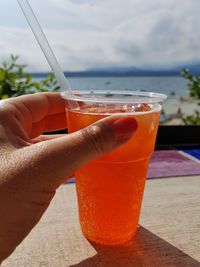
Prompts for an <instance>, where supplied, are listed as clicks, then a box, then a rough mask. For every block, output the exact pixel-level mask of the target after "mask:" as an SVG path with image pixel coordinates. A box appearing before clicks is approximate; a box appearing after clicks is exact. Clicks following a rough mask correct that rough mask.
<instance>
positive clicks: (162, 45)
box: [0, 0, 200, 71]
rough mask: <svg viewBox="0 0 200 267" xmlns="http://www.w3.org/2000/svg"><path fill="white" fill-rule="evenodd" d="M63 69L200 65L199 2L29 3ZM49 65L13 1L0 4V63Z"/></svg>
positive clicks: (66, 0)
mask: <svg viewBox="0 0 200 267" xmlns="http://www.w3.org/2000/svg"><path fill="white" fill-rule="evenodd" d="M30 3H31V5H32V7H33V9H34V11H35V13H36V14H37V16H38V19H39V21H40V22H41V24H42V27H43V28H44V31H45V34H46V35H47V37H48V39H49V42H50V44H51V45H52V47H53V50H54V51H55V53H56V56H57V58H58V60H59V62H60V64H61V66H62V68H63V69H64V70H83V69H90V68H99V67H109V66H117V67H118V66H136V67H146V66H147V67H149V66H157V67H167V66H171V65H173V64H182V63H185V62H198V61H200V19H199V11H200V0H151V1H150V0H30ZM11 53H13V54H17V55H20V58H21V62H23V63H26V64H28V65H29V70H31V71H48V70H49V66H48V64H47V62H46V60H45V58H44V56H43V54H42V52H41V51H40V48H39V47H38V45H37V42H36V41H35V39H34V36H33V34H32V32H31V31H30V29H29V27H28V26H27V23H26V21H25V18H24V17H23V14H22V12H21V10H20V8H19V7H18V4H17V0H1V3H0V61H2V60H4V59H6V58H8V56H9V55H10V54H11Z"/></svg>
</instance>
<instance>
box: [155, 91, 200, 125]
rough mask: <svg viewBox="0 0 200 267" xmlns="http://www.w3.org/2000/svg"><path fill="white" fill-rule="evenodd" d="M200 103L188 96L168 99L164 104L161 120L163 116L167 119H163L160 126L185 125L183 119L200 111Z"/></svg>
mask: <svg viewBox="0 0 200 267" xmlns="http://www.w3.org/2000/svg"><path fill="white" fill-rule="evenodd" d="M199 103H200V100H197V99H193V98H191V97H187V96H184V97H183V96H180V97H173V98H169V99H167V100H166V101H165V102H164V103H163V108H162V111H161V118H162V116H163V117H165V118H163V119H161V121H160V124H161V125H185V124H184V122H183V121H182V119H181V117H182V116H189V115H192V114H194V112H195V111H196V110H198V111H200V106H199V105H198V104H199Z"/></svg>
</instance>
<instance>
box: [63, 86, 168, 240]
mask: <svg viewBox="0 0 200 267" xmlns="http://www.w3.org/2000/svg"><path fill="white" fill-rule="evenodd" d="M62 96H63V98H64V99H65V100H66V112H67V123H68V124H67V125H68V131H69V132H74V131H77V130H79V129H81V128H84V127H86V126H88V125H90V124H92V123H94V122H95V121H97V120H99V119H101V118H104V117H106V116H110V115H114V114H124V115H128V116H132V117H134V118H135V119H136V120H137V123H138V129H137V131H136V133H135V134H134V136H133V137H132V138H131V139H130V141H128V142H127V143H126V144H124V145H122V146H121V147H119V148H117V149H115V150H114V151H112V152H110V153H108V154H106V155H104V156H102V157H100V158H98V159H96V160H93V161H91V162H89V163H88V164H86V165H85V166H83V167H82V168H80V169H79V170H78V171H77V172H76V173H75V176H76V189H77V197H78V207H79V219H80V225H81V228H82V232H83V234H84V235H85V237H86V238H87V239H89V240H91V241H93V242H96V243H99V244H103V245H119V244H122V243H125V242H128V241H130V240H131V239H132V238H133V237H134V235H135V233H136V230H137V227H138V222H139V215H140V209H141V204H142V198H143V192H144V187H145V181H146V175H147V170H148V164H149V159H150V156H151V154H152V152H153V151H154V146H155V140H156V135H157V129H158V124H159V118H160V111H161V104H162V102H163V100H165V99H166V95H163V94H157V93H146V92H132V91H129V92H127V91H114V92H112V91H111V92H106V91H97V92H87V91H80V92H74V93H73V94H71V93H68V92H64V93H62ZM77 104H78V105H77Z"/></svg>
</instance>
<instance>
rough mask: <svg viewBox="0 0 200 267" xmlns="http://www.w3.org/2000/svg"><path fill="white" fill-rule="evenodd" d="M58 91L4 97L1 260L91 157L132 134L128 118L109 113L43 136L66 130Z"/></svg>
mask: <svg viewBox="0 0 200 267" xmlns="http://www.w3.org/2000/svg"><path fill="white" fill-rule="evenodd" d="M66 126H67V125H66V114H65V104H64V101H63V99H62V98H61V96H60V94H58V93H39V94H35V95H26V96H22V97H17V98H12V99H8V100H3V101H0V166H1V170H0V218H1V219H0V262H1V261H2V260H3V259H5V258H6V257H7V256H9V255H10V254H11V253H12V251H13V250H14V249H15V248H16V246H17V245H18V244H19V243H20V242H21V241H22V240H23V239H24V238H25V237H26V236H27V235H28V233H29V232H30V231H31V229H32V228H33V227H34V226H35V225H36V224H37V223H38V221H39V220H40V218H41V216H42V215H43V213H44V212H45V210H46V209H47V207H48V206H49V204H50V201H51V200H52V198H53V196H54V194H55V192H56V189H57V188H58V187H59V186H60V185H61V184H62V183H64V182H65V181H66V180H67V179H68V178H69V177H71V175H72V174H73V173H74V171H75V170H77V169H78V168H80V167H81V166H82V165H83V164H85V163H87V162H88V161H90V160H92V159H94V158H96V157H98V156H101V155H103V154H104V153H106V152H109V151H111V150H112V149H114V148H116V147H118V146H120V145H121V144H123V143H125V142H126V141H128V140H129V138H131V137H132V135H133V133H134V131H135V130H136V129H137V123H136V121H135V120H134V119H133V118H130V117H108V118H106V119H103V120H101V121H98V122H97V123H95V124H93V125H91V126H89V127H87V128H85V129H83V130H80V131H78V132H75V133H72V134H69V135H64V136H59V137H58V136H42V133H44V132H50V131H55V130H59V129H64V128H66Z"/></svg>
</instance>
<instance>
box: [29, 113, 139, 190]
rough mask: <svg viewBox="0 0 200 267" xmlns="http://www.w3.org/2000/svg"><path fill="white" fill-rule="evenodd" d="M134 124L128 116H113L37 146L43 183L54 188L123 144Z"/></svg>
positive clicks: (130, 133) (134, 126)
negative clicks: (84, 166)
mask: <svg viewBox="0 0 200 267" xmlns="http://www.w3.org/2000/svg"><path fill="white" fill-rule="evenodd" d="M137 127H138V125H137V122H136V120H135V119H134V118H132V117H121V116H113V117H107V118H105V119H102V120H100V121H98V122H96V123H94V124H92V125H90V126H89V127H87V128H84V129H82V130H79V131H77V132H74V133H72V134H68V135H66V136H64V137H60V138H56V139H54V140H48V141H45V142H41V143H37V144H35V145H33V146H34V147H35V149H34V150H33V149H32V147H33V146H32V147H30V149H31V150H32V152H33V151H35V152H36V153H35V156H34V158H35V160H36V161H37V168H38V170H39V171H40V173H41V174H42V177H43V178H42V180H44V179H45V181H44V182H45V183H46V182H47V183H53V184H54V183H55V186H56V187H58V186H59V185H60V184H61V183H63V182H64V181H65V180H66V179H67V178H69V177H70V176H71V175H72V174H73V173H74V172H75V171H76V170H77V169H78V168H80V167H81V166H82V165H84V164H86V163H87V162H89V161H90V160H93V159H95V158H97V157H99V156H102V155H103V154H105V153H107V152H110V151H111V150H113V149H114V148H117V147H118V146H120V145H122V144H124V143H125V142H127V141H128V140H129V139H130V138H131V137H132V136H133V134H134V132H135V131H136V129H137Z"/></svg>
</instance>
